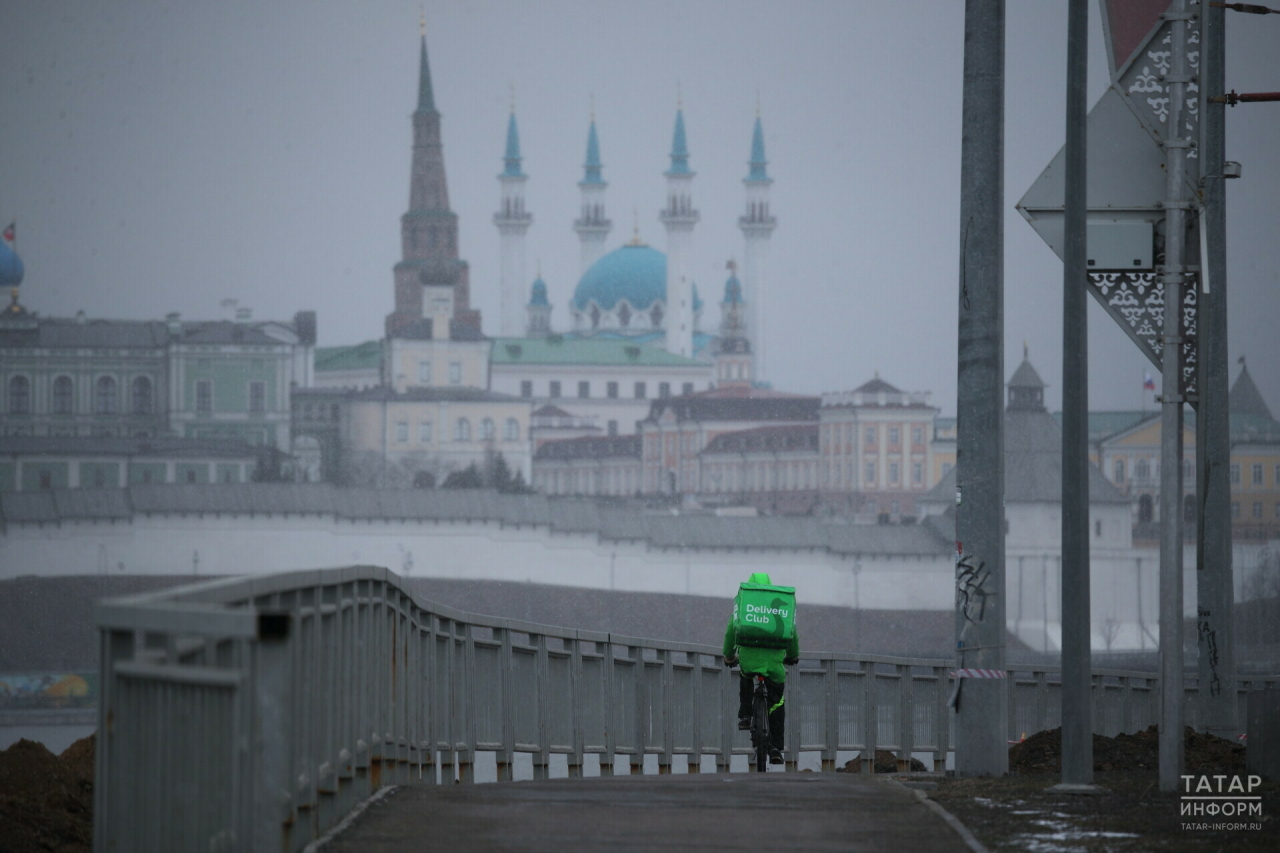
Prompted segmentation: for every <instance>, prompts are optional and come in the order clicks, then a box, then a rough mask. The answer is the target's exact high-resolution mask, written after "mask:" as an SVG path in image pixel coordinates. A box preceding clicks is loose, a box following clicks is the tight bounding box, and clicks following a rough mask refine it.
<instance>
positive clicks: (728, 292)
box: [721, 274, 742, 305]
mask: <svg viewBox="0 0 1280 853" xmlns="http://www.w3.org/2000/svg"><path fill="white" fill-rule="evenodd" d="M721 304H723V305H741V304H742V282H740V281H738V277H737V276H736V275H733V274H730V275H729V279H728V281H726V282H725V283H724V302H723V303H721Z"/></svg>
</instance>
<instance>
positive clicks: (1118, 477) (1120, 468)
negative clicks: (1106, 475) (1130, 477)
mask: <svg viewBox="0 0 1280 853" xmlns="http://www.w3.org/2000/svg"><path fill="white" fill-rule="evenodd" d="M1114 467H1115V470H1114V474H1115V476H1113V477H1112V478H1111V479H1113V480H1114V481H1115V482H1116V484H1117V485H1118V484H1120V483H1123V482H1124V460H1123V459H1117V460H1116V461H1115V466H1114Z"/></svg>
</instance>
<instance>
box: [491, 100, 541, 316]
mask: <svg viewBox="0 0 1280 853" xmlns="http://www.w3.org/2000/svg"><path fill="white" fill-rule="evenodd" d="M520 159H521V158H520V131H519V130H518V129H517V127H516V113H515V105H514V104H513V105H512V108H511V115H510V117H509V118H508V119H507V149H506V153H505V154H504V155H503V158H502V160H503V167H504V168H503V170H502V173H501V174H499V175H498V184H499V186H500V187H501V196H500V198H499V202H498V204H499V207H498V212H497V213H495V214H494V216H493V224H494V225H496V226H498V234H499V242H500V244H501V246H500V252H501V271H500V272H499V279H498V297H499V306H498V316H499V318H500V323H499V329H500V334H502V335H503V336H506V337H515V336H519V335H520V334H522V333H523V331H524V329H525V323H526V320H527V317H526V311H525V307H526V306H525V301H524V295H525V287H526V286H527V285H526V281H527V279H526V278H525V251H524V237H525V234H526V233H527V232H528V230H529V226H530V225H532V224H533V215H532V214H530V213H529V212H528V211H526V210H525V207H524V185H525V181H526V180H528V175H526V174H525V173H524V170H523V169H522V168H521V166H520Z"/></svg>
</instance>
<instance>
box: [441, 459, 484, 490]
mask: <svg viewBox="0 0 1280 853" xmlns="http://www.w3.org/2000/svg"><path fill="white" fill-rule="evenodd" d="M483 487H484V478H483V477H481V476H480V469H479V468H477V467H476V463H474V462H472V463H471V464H470V465H468V466H467V467H466V468H464V469H463V470H461V471H451V472H450V473H449V476H448V477H445V478H444V484H443V485H442V486H441V488H444V489H480V488H483Z"/></svg>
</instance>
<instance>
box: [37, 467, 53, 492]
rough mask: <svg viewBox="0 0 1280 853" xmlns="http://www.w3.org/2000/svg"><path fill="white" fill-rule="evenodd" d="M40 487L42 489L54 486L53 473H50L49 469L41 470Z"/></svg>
mask: <svg viewBox="0 0 1280 853" xmlns="http://www.w3.org/2000/svg"><path fill="white" fill-rule="evenodd" d="M40 488H42V489H52V488H53V475H52V474H50V473H49V472H48V471H41V472H40Z"/></svg>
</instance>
